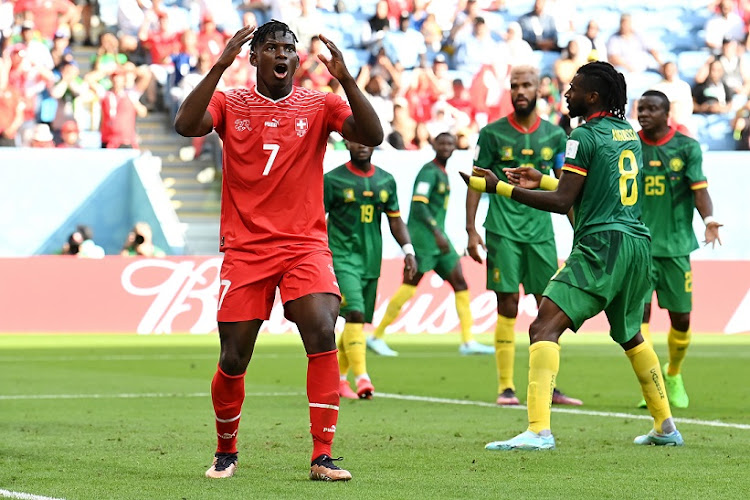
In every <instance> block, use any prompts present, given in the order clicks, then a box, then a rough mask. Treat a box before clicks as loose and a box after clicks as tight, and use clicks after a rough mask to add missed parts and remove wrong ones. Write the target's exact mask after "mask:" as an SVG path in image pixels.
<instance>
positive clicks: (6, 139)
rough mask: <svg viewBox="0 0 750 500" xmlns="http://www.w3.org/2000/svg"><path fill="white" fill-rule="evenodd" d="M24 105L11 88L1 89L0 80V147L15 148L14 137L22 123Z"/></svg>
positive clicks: (0, 81) (0, 80)
mask: <svg viewBox="0 0 750 500" xmlns="http://www.w3.org/2000/svg"><path fill="white" fill-rule="evenodd" d="M25 106H26V103H25V101H24V100H23V99H21V96H20V94H19V92H18V90H16V89H14V88H13V87H8V86H7V85H6V86H5V88H3V84H2V78H0V147H3V148H13V147H15V146H16V135H17V133H18V129H19V128H20V127H21V124H22V123H23V117H24V108H25Z"/></svg>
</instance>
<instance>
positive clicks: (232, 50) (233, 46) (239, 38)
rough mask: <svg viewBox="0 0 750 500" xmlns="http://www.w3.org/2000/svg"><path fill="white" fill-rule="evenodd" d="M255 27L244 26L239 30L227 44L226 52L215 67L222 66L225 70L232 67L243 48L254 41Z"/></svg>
mask: <svg viewBox="0 0 750 500" xmlns="http://www.w3.org/2000/svg"><path fill="white" fill-rule="evenodd" d="M254 31H255V26H244V27H242V28H240V29H238V30H237V33H235V34H234V36H233V37H232V38H230V39H229V41H228V42H227V45H226V47H224V51H223V52H222V53H221V55H220V56H219V59H217V60H216V64H215V66H220V67H222V68H224V69H226V68H228V67H229V66H231V65H232V63H233V62H234V60H235V59H236V58H237V56H238V55H239V54H240V52H242V47H243V46H244V45H245V44H246V43H247V42H249V41H250V40H252V39H253V36H254Z"/></svg>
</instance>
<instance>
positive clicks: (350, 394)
mask: <svg viewBox="0 0 750 500" xmlns="http://www.w3.org/2000/svg"><path fill="white" fill-rule="evenodd" d="M346 147H347V149H348V150H349V154H350V157H351V161H349V162H347V163H346V164H344V165H341V166H339V167H337V168H335V169H334V170H331V171H330V172H328V173H327V174H326V175H325V177H324V179H323V186H324V188H323V191H324V199H325V207H326V211H327V212H328V246H329V247H330V248H331V252H332V253H333V268H334V270H335V271H336V281H338V283H339V288H341V311H340V312H339V315H340V316H343V317H344V320H346V323H345V324H344V331H343V332H342V333H341V336H340V337H339V342H338V347H339V353H338V356H339V373H340V374H341V380H340V381H339V395H340V396H341V397H344V398H350V399H357V398H362V399H371V398H372V396H373V393H374V392H375V387H374V386H373V385H372V381H371V380H370V375H368V373H367V364H366V359H365V351H366V350H367V349H366V347H365V334H364V332H363V331H362V329H363V327H364V324H365V323H372V314H373V312H374V310H375V299H376V297H377V289H378V278H379V277H380V264H381V262H382V257H383V235H382V233H381V231H380V222H381V220H382V217H381V216H382V214H384V213H385V214H386V215H387V216H388V226H389V228H390V230H391V234H392V235H393V237H394V238H396V241H397V242H398V244H399V245H401V248H402V249H403V251H404V254H405V255H406V257H405V258H404V276H405V277H406V278H407V279H411V278H413V277H414V273H415V272H416V271H417V261H416V260H415V258H414V247H413V246H412V244H411V238H410V237H409V231H408V230H407V228H406V224H404V221H403V220H402V219H401V212H400V210H399V206H398V195H397V193H396V181H395V180H394V179H393V176H392V175H391V174H389V173H388V172H386V171H385V170H382V169H380V168H378V167H376V166H374V165H373V164H372V163H370V160H371V159H372V151H373V148H372V147H370V146H365V145H363V144H359V143H356V142H353V141H347V143H346ZM349 368H351V370H352V372H353V373H354V377H355V383H356V384H357V392H354V391H353V390H352V388H351V387H350V386H349V381H348V380H347V378H346V377H347V374H348V372H349Z"/></svg>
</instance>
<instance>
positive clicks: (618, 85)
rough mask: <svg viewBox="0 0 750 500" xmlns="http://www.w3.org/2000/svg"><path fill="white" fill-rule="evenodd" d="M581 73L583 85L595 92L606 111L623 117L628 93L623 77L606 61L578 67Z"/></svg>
mask: <svg viewBox="0 0 750 500" xmlns="http://www.w3.org/2000/svg"><path fill="white" fill-rule="evenodd" d="M578 74H580V75H583V87H584V88H585V89H586V90H587V91H589V92H592V91H593V92H597V93H598V94H599V99H600V101H601V103H602V104H603V105H604V108H605V110H606V111H608V112H610V113H612V114H613V115H615V116H616V117H618V118H621V119H623V120H624V119H625V107H626V106H627V103H628V94H627V90H626V87H625V77H624V76H623V75H622V73H620V72H619V71H617V70H616V69H615V68H614V66H612V65H611V64H609V63H607V62H602V61H594V62H590V63H588V64H584V65H583V66H581V67H580V68H578Z"/></svg>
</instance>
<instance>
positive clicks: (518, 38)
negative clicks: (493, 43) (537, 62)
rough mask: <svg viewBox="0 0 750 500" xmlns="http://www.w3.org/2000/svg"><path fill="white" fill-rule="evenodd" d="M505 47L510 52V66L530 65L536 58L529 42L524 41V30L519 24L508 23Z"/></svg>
mask: <svg viewBox="0 0 750 500" xmlns="http://www.w3.org/2000/svg"><path fill="white" fill-rule="evenodd" d="M505 47H506V49H507V52H508V65H509V66H511V67H513V66H520V65H522V64H528V63H529V61H531V60H532V58H533V57H534V51H533V50H532V49H531V45H529V42H527V41H526V40H524V39H523V30H522V29H521V25H520V24H518V23H517V22H515V21H514V22H512V23H508V30H507V31H506V33H505Z"/></svg>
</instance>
